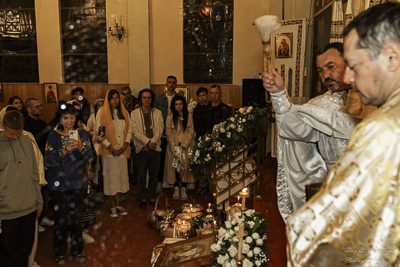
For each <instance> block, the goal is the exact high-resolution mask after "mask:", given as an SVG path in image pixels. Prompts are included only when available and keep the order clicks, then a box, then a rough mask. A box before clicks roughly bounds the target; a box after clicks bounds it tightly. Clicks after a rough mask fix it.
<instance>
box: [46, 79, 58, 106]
mask: <svg viewBox="0 0 400 267" xmlns="http://www.w3.org/2000/svg"><path fill="white" fill-rule="evenodd" d="M43 87H44V100H45V102H46V103H57V99H58V94H57V83H45V84H43Z"/></svg>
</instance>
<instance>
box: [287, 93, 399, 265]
mask: <svg viewBox="0 0 400 267" xmlns="http://www.w3.org/2000/svg"><path fill="white" fill-rule="evenodd" d="M399 168H400V89H398V90H397V91H396V92H394V93H393V94H392V95H391V96H390V98H389V99H388V100H387V101H386V103H385V104H383V105H382V106H381V107H380V108H379V109H377V110H376V111H375V112H374V113H373V114H371V115H370V116H369V117H367V118H365V119H364V120H363V121H362V122H361V123H360V124H358V125H357V127H356V128H355V130H354V132H353V134H352V136H351V138H350V140H349V143H348V147H347V149H346V152H345V153H344V154H343V155H342V157H341V158H340V159H339V160H338V161H337V162H336V164H335V165H334V166H333V167H332V169H331V170H330V172H329V173H328V175H327V176H326V178H325V180H324V184H323V186H322V188H321V190H320V191H319V192H318V193H317V194H316V195H315V196H314V197H312V198H311V199H310V200H309V201H308V202H307V203H306V204H304V205H303V206H302V207H301V208H300V209H298V210H297V211H295V212H294V213H293V214H292V215H291V216H289V217H288V219H287V239H288V246H287V253H288V266H324V267H325V266H400V263H399V258H400V256H399V246H400V181H399Z"/></svg>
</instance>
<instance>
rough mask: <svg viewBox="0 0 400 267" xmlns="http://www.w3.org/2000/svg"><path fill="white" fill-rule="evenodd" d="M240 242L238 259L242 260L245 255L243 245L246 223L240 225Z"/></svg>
mask: <svg viewBox="0 0 400 267" xmlns="http://www.w3.org/2000/svg"><path fill="white" fill-rule="evenodd" d="M238 236H239V241H238V242H239V243H238V259H239V260H241V259H242V257H243V254H242V246H243V236H244V224H243V223H241V224H240V225H239V235H238Z"/></svg>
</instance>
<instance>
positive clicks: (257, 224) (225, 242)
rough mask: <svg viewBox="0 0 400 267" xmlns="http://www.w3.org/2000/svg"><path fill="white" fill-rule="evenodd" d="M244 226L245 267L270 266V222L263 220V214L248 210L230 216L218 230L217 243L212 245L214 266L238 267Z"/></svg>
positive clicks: (243, 252) (243, 249) (243, 251)
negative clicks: (240, 241) (237, 262)
mask: <svg viewBox="0 0 400 267" xmlns="http://www.w3.org/2000/svg"><path fill="white" fill-rule="evenodd" d="M241 224H243V226H244V231H245V233H247V235H246V236H245V237H243V245H242V250H241V252H242V255H243V256H244V258H243V266H268V257H267V254H268V253H272V250H271V249H270V248H269V247H267V246H266V242H267V235H266V232H267V231H268V230H267V226H268V220H267V219H263V214H262V213H261V212H256V211H254V210H247V211H245V212H244V213H241V212H238V213H235V214H234V215H233V216H229V217H228V220H227V221H225V223H224V225H222V227H221V228H220V229H219V230H218V236H217V243H215V244H213V245H211V250H212V251H213V252H214V255H213V262H214V265H213V266H224V267H233V266H236V257H237V255H238V253H239V252H238V249H239V245H238V243H239V238H238V233H239V229H240V225H241Z"/></svg>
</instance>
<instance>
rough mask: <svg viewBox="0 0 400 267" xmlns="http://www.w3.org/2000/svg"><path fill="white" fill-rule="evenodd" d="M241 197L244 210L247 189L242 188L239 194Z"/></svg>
mask: <svg viewBox="0 0 400 267" xmlns="http://www.w3.org/2000/svg"><path fill="white" fill-rule="evenodd" d="M240 194H241V195H242V209H243V210H244V209H245V208H246V195H247V188H246V187H245V188H243V190H242V192H240Z"/></svg>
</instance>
